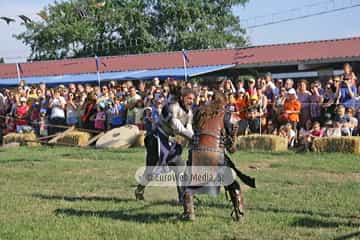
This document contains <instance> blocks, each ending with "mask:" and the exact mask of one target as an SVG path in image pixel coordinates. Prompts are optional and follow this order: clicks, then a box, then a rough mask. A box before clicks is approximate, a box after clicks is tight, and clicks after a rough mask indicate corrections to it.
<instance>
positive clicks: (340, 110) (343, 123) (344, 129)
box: [334, 105, 351, 136]
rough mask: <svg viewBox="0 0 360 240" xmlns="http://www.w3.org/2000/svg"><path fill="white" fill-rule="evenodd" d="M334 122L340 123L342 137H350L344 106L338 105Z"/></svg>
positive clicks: (348, 121)
mask: <svg viewBox="0 0 360 240" xmlns="http://www.w3.org/2000/svg"><path fill="white" fill-rule="evenodd" d="M334 120H335V122H339V123H340V127H341V134H342V136H350V135H351V131H350V118H349V117H348V116H346V114H345V106H344V105H339V106H338V107H337V109H336V116H335V118H334Z"/></svg>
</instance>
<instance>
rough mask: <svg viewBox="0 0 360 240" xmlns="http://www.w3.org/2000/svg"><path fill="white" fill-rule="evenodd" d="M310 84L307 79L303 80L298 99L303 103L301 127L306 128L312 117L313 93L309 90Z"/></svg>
mask: <svg viewBox="0 0 360 240" xmlns="http://www.w3.org/2000/svg"><path fill="white" fill-rule="evenodd" d="M307 85H308V82H307V81H306V80H305V79H302V80H301V81H300V83H299V87H298V91H297V97H298V100H299V101H300V103H301V112H300V126H302V127H303V126H305V123H306V121H307V120H309V119H311V115H310V103H311V93H310V92H309V91H308V90H307Z"/></svg>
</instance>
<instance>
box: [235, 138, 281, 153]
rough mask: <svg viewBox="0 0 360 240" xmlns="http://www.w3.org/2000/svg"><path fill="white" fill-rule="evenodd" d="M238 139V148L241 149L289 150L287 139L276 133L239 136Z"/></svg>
mask: <svg viewBox="0 0 360 240" xmlns="http://www.w3.org/2000/svg"><path fill="white" fill-rule="evenodd" d="M237 140H238V141H237V148H238V149H239V150H246V151H247V150H250V151H254V150H260V151H271V152H284V151H287V150H288V142H287V139H286V138H283V137H279V136H276V135H248V136H239V137H238V139H237Z"/></svg>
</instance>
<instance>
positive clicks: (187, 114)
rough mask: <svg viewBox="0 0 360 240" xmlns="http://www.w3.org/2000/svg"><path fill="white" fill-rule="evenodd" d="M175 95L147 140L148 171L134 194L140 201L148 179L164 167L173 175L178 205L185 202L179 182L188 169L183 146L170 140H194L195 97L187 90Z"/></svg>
mask: <svg viewBox="0 0 360 240" xmlns="http://www.w3.org/2000/svg"><path fill="white" fill-rule="evenodd" d="M173 91H176V92H174V93H172V94H173V96H172V97H171V99H170V100H169V101H170V102H169V103H168V104H167V105H166V106H164V108H163V109H162V112H161V116H160V120H159V122H158V124H157V125H156V126H155V127H154V130H153V131H152V132H149V133H147V136H146V137H145V147H146V169H145V172H144V174H143V177H142V181H141V183H140V184H139V185H138V186H137V188H136V190H135V197H136V199H137V200H144V190H145V187H146V185H147V184H148V182H149V178H148V176H150V175H152V174H155V173H154V169H159V168H158V167H162V168H163V169H169V170H170V171H174V173H175V177H176V182H177V191H178V198H179V202H181V203H182V202H183V196H184V193H183V191H182V188H181V184H180V178H179V177H180V174H182V170H183V169H184V167H185V162H184V161H183V160H182V159H181V153H182V146H181V145H180V144H179V143H177V142H175V141H174V140H170V137H174V136H175V135H180V136H183V137H185V138H186V139H188V140H191V138H192V136H193V129H192V118H193V114H192V110H191V108H192V105H193V102H194V98H195V95H194V93H193V92H192V90H191V89H188V88H185V89H182V90H180V88H177V89H176V90H173ZM179 92H180V93H179Z"/></svg>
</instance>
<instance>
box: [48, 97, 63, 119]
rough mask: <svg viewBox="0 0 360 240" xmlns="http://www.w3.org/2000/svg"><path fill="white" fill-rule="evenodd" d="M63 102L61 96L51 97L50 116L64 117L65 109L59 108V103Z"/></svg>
mask: <svg viewBox="0 0 360 240" xmlns="http://www.w3.org/2000/svg"><path fill="white" fill-rule="evenodd" d="M65 103H66V101H65V98H63V97H59V98H55V99H51V100H50V104H51V105H52V108H51V115H50V118H65V111H64V109H62V108H61V105H63V104H65Z"/></svg>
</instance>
